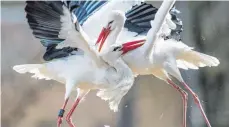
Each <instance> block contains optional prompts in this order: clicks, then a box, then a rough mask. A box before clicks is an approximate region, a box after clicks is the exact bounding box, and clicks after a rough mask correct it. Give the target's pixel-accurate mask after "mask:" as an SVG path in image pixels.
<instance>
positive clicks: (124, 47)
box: [122, 40, 146, 55]
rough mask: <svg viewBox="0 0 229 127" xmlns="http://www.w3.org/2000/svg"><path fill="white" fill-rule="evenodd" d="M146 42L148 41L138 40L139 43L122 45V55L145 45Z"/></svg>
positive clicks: (133, 42)
mask: <svg viewBox="0 0 229 127" xmlns="http://www.w3.org/2000/svg"><path fill="white" fill-rule="evenodd" d="M145 41H146V40H137V41H131V42H126V43H124V44H122V51H123V53H122V55H123V54H125V53H127V52H129V51H131V50H134V49H136V48H138V47H140V46H142V45H143V44H144V43H145Z"/></svg>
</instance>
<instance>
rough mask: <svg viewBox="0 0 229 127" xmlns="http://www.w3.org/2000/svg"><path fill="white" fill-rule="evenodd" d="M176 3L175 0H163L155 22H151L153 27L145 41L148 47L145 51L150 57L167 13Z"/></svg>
mask: <svg viewBox="0 0 229 127" xmlns="http://www.w3.org/2000/svg"><path fill="white" fill-rule="evenodd" d="M174 3H175V0H171V1H167V0H165V1H163V3H162V5H161V7H160V8H159V9H158V11H157V13H156V15H155V18H154V21H153V23H152V22H151V26H152V28H151V30H150V31H149V32H148V34H147V41H146V43H145V44H146V46H147V47H148V48H147V50H146V52H145V53H146V54H145V55H146V56H147V57H149V58H150V56H151V54H152V51H153V46H154V42H155V40H156V38H157V34H158V31H159V30H160V29H161V26H162V25H163V22H164V20H165V18H166V15H167V14H168V12H169V10H170V9H171V7H172V6H173V4H174ZM148 38H150V39H148Z"/></svg>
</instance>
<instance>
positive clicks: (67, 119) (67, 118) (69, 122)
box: [66, 98, 81, 127]
mask: <svg viewBox="0 0 229 127" xmlns="http://www.w3.org/2000/svg"><path fill="white" fill-rule="evenodd" d="M80 100H81V98H77V99H76V101H75V102H74V104H73V106H72V108H71V110H70V111H69V113H68V114H67V116H66V121H67V122H68V124H69V126H70V127H75V126H74V124H73V123H72V120H71V116H72V114H73V112H74V111H75V109H76V107H77V105H78V104H79V102H80Z"/></svg>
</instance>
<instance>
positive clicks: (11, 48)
mask: <svg viewBox="0 0 229 127" xmlns="http://www.w3.org/2000/svg"><path fill="white" fill-rule="evenodd" d="M152 3H154V2H152ZM155 3H156V4H157V6H158V5H160V3H161V2H155ZM1 4H2V8H1V53H2V56H1V59H2V60H1V65H2V66H1V79H2V80H1V86H2V92H1V100H2V103H1V109H2V110H1V127H55V126H56V119H57V113H58V111H59V108H60V107H61V105H62V103H63V100H64V91H65V89H64V85H63V84H59V83H57V82H54V81H42V80H36V79H32V78H30V75H29V74H24V75H20V74H18V73H16V72H14V71H13V70H12V66H14V65H17V64H27V63H42V62H44V61H43V60H42V56H43V53H44V50H45V49H44V48H43V47H42V45H41V44H40V42H39V40H37V39H35V38H34V37H33V36H32V32H31V30H30V29H29V26H28V25H27V23H26V19H25V13H24V6H25V3H24V2H10V1H1ZM176 7H177V8H178V9H179V10H180V11H181V12H182V13H181V14H180V18H181V19H182V21H183V24H184V32H183V33H182V37H183V42H184V43H186V44H188V45H189V46H193V47H195V49H196V50H197V51H201V52H203V53H206V54H209V55H212V56H215V57H217V58H218V59H219V60H220V62H221V63H220V65H219V66H218V67H215V68H201V69H200V70H198V71H195V70H194V71H193V70H190V71H185V72H184V71H182V75H183V77H184V78H185V81H186V82H187V83H188V84H189V85H190V87H191V88H193V90H194V91H195V92H196V93H197V94H198V95H199V97H200V100H201V101H202V104H203V106H204V109H205V111H206V113H207V116H208V118H209V119H210V122H211V123H212V126H213V127H228V126H229V98H228V97H229V68H228V67H229V57H228V55H229V43H228V41H229V14H228V12H229V2H227V1H220V2H216V1H202V2H201V1H192V2H188V1H178V2H176ZM95 93H96V91H92V92H90V93H89V95H87V97H86V99H85V100H84V102H83V103H81V104H80V105H79V107H78V108H77V110H76V111H75V113H74V115H73V121H74V123H75V124H76V126H77V127H104V126H107V125H108V126H110V127H182V99H181V96H180V95H179V93H178V92H176V91H175V90H174V89H173V88H171V87H170V86H169V85H167V84H166V83H164V82H162V81H160V80H159V79H156V78H155V77H153V76H139V77H137V78H136V82H135V85H134V86H133V88H131V90H130V91H129V92H128V94H127V95H126V96H125V97H124V98H123V100H122V102H121V105H120V111H119V112H117V113H114V112H112V111H110V110H109V107H108V105H107V102H105V101H103V100H101V99H100V98H98V97H97V96H95ZM75 96H76V92H75V93H74V94H73V95H72V97H71V101H70V103H69V104H68V109H69V108H70V106H71V105H72V102H73V101H74V98H75ZM187 119H188V127H205V126H206V124H205V123H204V120H203V117H202V116H201V114H200V112H199V110H198V108H197V106H196V105H195V104H194V103H193V99H192V98H191V97H189V101H188V117H187ZM63 127H67V124H66V123H65V121H64V124H63Z"/></svg>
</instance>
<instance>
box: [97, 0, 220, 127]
mask: <svg viewBox="0 0 229 127" xmlns="http://www.w3.org/2000/svg"><path fill="white" fill-rule="evenodd" d="M163 3H164V4H165V5H166V1H165V2H163ZM168 3H169V2H168ZM165 5H164V6H165ZM162 6H163V5H162ZM168 7H169V6H168ZM170 7H171V5H170ZM160 9H161V10H163V8H160ZM160 9H159V10H158V13H157V14H156V16H155V17H156V18H159V19H155V20H156V21H152V22H151V26H152V28H151V29H150V30H149V31H148V33H147V36H146V37H145V38H143V40H145V41H146V42H145V43H144V45H143V46H142V47H140V48H138V49H136V50H134V51H133V52H130V53H127V54H126V55H124V56H123V60H124V61H125V62H126V63H127V64H128V66H129V67H130V68H131V70H132V71H133V72H134V73H135V74H137V75H149V74H153V75H154V76H156V77H157V78H159V79H161V80H164V81H165V82H167V83H168V84H170V85H171V86H172V87H174V88H175V89H176V90H178V91H179V92H180V94H181V96H182V99H183V113H184V114H183V126H184V127H186V111H187V109H186V108H187V93H186V92H185V91H184V90H183V89H181V88H180V87H179V86H178V85H176V84H175V83H174V82H173V81H172V80H171V78H170V75H171V76H173V77H175V78H176V79H178V80H179V81H180V82H181V84H182V85H184V87H185V88H186V89H187V90H188V91H189V92H190V93H191V94H192V96H193V98H194V101H195V103H196V104H197V106H198V108H199V109H200V110H201V113H202V115H203V117H204V119H205V121H206V123H207V125H208V127H211V124H210V122H209V120H208V118H207V116H206V114H205V112H204V110H203V108H202V105H201V103H200V100H199V98H198V96H197V94H195V93H194V92H193V91H192V89H191V88H190V87H189V86H188V85H187V84H186V83H185V82H184V80H183V78H182V76H181V74H180V72H179V68H182V69H185V70H188V69H199V67H205V66H209V67H211V66H218V65H219V60H218V59H217V58H215V57H212V56H209V55H206V54H203V53H200V52H196V51H194V50H193V48H192V47H189V46H187V45H185V44H184V43H182V42H181V41H180V40H175V39H172V38H165V36H168V34H172V33H171V30H170V29H174V24H170V23H171V22H169V21H168V18H166V16H168V15H167V12H168V11H160ZM165 10H166V8H165ZM167 10H168V8H167ZM142 12H144V11H142ZM159 12H160V13H159ZM161 13H162V14H161ZM113 15H119V16H111V18H110V20H109V22H108V24H107V25H106V26H104V27H105V28H104V29H105V31H106V32H105V33H104V30H103V31H102V32H101V34H100V35H102V36H105V39H106V38H107V40H105V41H104V40H102V41H101V42H99V41H100V40H101V36H99V39H98V43H99V44H100V47H101V45H102V46H103V45H104V43H108V44H106V46H107V47H108V45H109V44H113V43H123V42H117V40H121V39H117V38H119V36H116V39H114V40H111V39H110V38H115V37H114V36H113V37H109V35H107V33H108V34H110V33H112V32H115V31H113V30H114V29H115V27H116V29H120V27H123V24H118V25H117V22H120V21H122V20H125V17H124V16H123V14H122V12H118V13H117V12H114V13H113ZM160 15H162V17H160ZM163 16H164V17H163ZM158 21H160V22H158ZM112 23H114V24H112ZM158 23H160V25H161V26H158ZM175 28H176V27H175ZM113 35H115V34H114V33H113ZM116 35H118V34H116ZM107 36H108V37H107ZM105 48H106V47H105ZM100 50H101V48H100ZM102 50H103V49H102ZM148 54H149V56H148Z"/></svg>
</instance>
